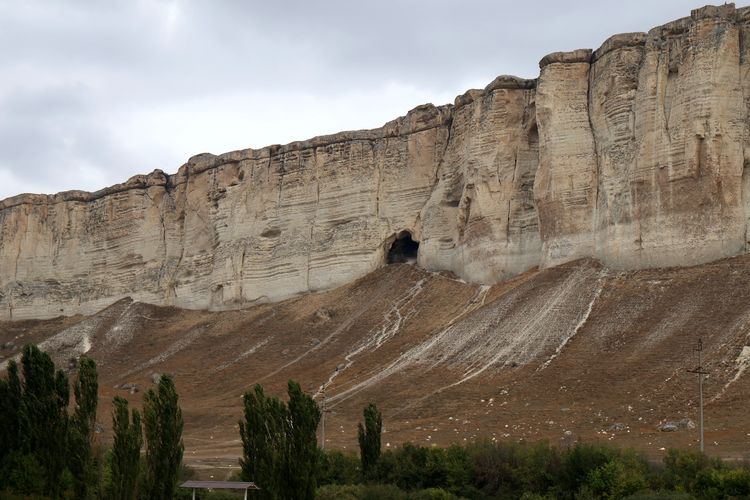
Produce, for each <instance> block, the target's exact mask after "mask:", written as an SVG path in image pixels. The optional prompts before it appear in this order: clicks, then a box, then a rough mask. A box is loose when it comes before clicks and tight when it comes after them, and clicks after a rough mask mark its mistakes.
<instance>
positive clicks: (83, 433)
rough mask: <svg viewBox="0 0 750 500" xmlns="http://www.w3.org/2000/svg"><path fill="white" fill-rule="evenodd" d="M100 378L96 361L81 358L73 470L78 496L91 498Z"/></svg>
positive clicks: (73, 424) (72, 438)
mask: <svg viewBox="0 0 750 500" xmlns="http://www.w3.org/2000/svg"><path fill="white" fill-rule="evenodd" d="M98 391H99V382H98V375H97V372H96V363H95V362H94V360H93V359H91V358H88V357H86V356H83V357H81V359H80V360H79V362H78V377H77V378H76V381H75V384H74V386H73V394H74V395H75V400H76V406H75V410H74V413H73V418H72V419H71V426H70V471H71V473H72V474H73V480H74V487H75V494H76V498H81V499H85V498H89V497H90V496H91V494H92V487H93V486H95V483H96V470H95V468H94V463H93V453H92V448H93V445H94V430H95V429H94V426H95V425H96V407H97V404H98V401H99V397H98Z"/></svg>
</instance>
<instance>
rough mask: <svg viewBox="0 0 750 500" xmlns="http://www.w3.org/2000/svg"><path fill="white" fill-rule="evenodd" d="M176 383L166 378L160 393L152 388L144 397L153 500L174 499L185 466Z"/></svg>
mask: <svg viewBox="0 0 750 500" xmlns="http://www.w3.org/2000/svg"><path fill="white" fill-rule="evenodd" d="M177 400H178V396H177V391H176V390H175V386H174V381H173V380H172V377H170V376H169V375H162V377H161V379H160V380H159V387H158V390H157V391H156V392H155V391H154V390H153V389H149V390H148V392H147V393H146V395H145V397H144V406H143V420H144V424H145V429H146V488H147V495H148V498H149V499H151V500H161V499H164V500H168V499H171V498H173V496H174V494H175V490H176V488H177V479H178V474H179V472H180V465H181V464H182V453H183V451H184V450H185V445H184V444H183V442H182V426H183V422H182V410H180V407H179V405H178V404H177Z"/></svg>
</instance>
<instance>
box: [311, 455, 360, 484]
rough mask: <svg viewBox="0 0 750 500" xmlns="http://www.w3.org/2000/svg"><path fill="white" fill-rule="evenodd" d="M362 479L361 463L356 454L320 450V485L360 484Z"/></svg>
mask: <svg viewBox="0 0 750 500" xmlns="http://www.w3.org/2000/svg"><path fill="white" fill-rule="evenodd" d="M361 479H362V471H361V469H360V461H359V458H357V456H356V455H355V454H353V453H343V452H341V451H338V450H331V451H324V450H320V458H319V459H318V484H320V485H326V484H359V483H360V482H361Z"/></svg>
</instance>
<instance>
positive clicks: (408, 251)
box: [386, 231, 419, 264]
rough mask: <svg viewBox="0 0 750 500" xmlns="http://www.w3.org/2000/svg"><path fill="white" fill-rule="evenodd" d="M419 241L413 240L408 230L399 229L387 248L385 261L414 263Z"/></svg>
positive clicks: (389, 262)
mask: <svg viewBox="0 0 750 500" xmlns="http://www.w3.org/2000/svg"><path fill="white" fill-rule="evenodd" d="M418 253H419V242H418V241H414V240H413V239H412V237H411V233H410V232H409V231H401V232H400V233H398V234H397V235H396V239H395V240H394V241H393V243H392V244H391V247H390V248H389V249H388V256H387V258H386V262H387V263H388V264H402V263H409V264H414V263H415V262H417V254H418Z"/></svg>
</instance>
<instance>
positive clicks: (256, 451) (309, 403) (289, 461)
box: [240, 380, 320, 500]
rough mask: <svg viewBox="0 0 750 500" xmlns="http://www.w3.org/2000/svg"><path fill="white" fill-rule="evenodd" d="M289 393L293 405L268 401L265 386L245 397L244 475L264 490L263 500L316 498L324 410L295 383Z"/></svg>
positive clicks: (242, 434)
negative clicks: (321, 415) (321, 420)
mask: <svg viewBox="0 0 750 500" xmlns="http://www.w3.org/2000/svg"><path fill="white" fill-rule="evenodd" d="M288 394H289V403H288V405H287V404H285V403H284V402H282V401H280V400H279V399H277V398H274V397H268V396H266V395H265V393H264V392H263V387H261V386H260V385H256V386H255V387H254V388H253V390H252V391H248V392H246V393H245V395H244V406H245V408H244V420H242V421H240V437H241V438H242V448H243V457H242V459H240V465H241V467H242V474H241V476H242V478H243V479H244V480H245V481H255V482H256V483H257V484H258V485H259V486H260V487H261V491H260V492H259V498H266V499H272V500H275V499H308V498H314V496H315V489H316V482H317V473H318V470H317V469H318V467H317V461H318V455H319V454H318V447H317V439H316V431H317V428H318V422H319V421H320V409H319V408H318V405H317V404H316V403H315V401H314V400H313V399H312V398H311V397H310V396H309V395H307V394H305V393H304V392H303V391H302V389H301V388H300V386H299V384H298V383H296V382H294V381H291V380H290V381H289V384H288Z"/></svg>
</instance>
